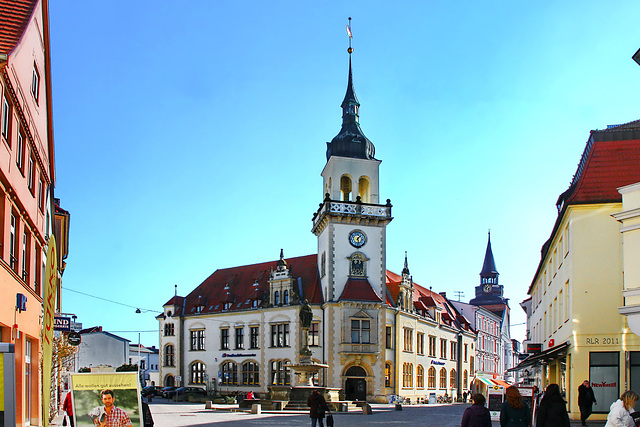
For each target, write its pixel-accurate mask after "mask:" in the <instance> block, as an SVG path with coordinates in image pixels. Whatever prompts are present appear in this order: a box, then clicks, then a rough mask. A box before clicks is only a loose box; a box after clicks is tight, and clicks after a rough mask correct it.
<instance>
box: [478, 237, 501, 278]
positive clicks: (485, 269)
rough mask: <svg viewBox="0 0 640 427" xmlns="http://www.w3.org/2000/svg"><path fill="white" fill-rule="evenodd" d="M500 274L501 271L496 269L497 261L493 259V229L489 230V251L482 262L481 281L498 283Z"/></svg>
mask: <svg viewBox="0 0 640 427" xmlns="http://www.w3.org/2000/svg"><path fill="white" fill-rule="evenodd" d="M498 276H499V273H498V270H497V269H496V262H495V261H494V259H493V251H492V250H491V230H489V237H488V241H487V251H486V252H485V254H484V263H483V264H482V271H481V272H480V279H481V283H485V282H491V283H493V284H494V285H496V284H498ZM487 279H492V280H487Z"/></svg>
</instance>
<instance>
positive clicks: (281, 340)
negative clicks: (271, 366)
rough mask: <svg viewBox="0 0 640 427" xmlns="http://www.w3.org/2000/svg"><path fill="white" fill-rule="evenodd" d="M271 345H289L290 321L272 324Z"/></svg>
mask: <svg viewBox="0 0 640 427" xmlns="http://www.w3.org/2000/svg"><path fill="white" fill-rule="evenodd" d="M271 347H289V323H275V324H272V325H271Z"/></svg>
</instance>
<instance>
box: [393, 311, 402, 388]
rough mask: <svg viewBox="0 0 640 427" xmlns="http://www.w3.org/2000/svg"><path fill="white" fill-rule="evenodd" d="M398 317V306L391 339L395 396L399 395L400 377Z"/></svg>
mask: <svg viewBox="0 0 640 427" xmlns="http://www.w3.org/2000/svg"><path fill="white" fill-rule="evenodd" d="M399 317H400V309H399V308H398V307H396V336H395V337H394V339H393V341H394V346H393V358H394V360H393V364H394V365H395V367H396V368H395V369H394V370H393V371H394V372H395V378H394V379H393V389H394V392H395V393H394V394H395V395H396V396H399V395H400V384H399V382H400V381H399V378H400V361H399V355H400V351H399V349H400V339H399V336H400V321H399V320H398V318H399Z"/></svg>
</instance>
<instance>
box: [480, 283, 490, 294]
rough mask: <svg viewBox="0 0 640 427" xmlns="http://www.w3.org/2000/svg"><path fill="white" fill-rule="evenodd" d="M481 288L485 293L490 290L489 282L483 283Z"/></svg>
mask: <svg viewBox="0 0 640 427" xmlns="http://www.w3.org/2000/svg"><path fill="white" fill-rule="evenodd" d="M482 290H483V291H485V292H486V293H489V292H491V285H490V284H489V283H487V284H485V285H484V286H483V287H482Z"/></svg>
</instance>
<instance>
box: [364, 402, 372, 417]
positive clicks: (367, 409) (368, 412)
mask: <svg viewBox="0 0 640 427" xmlns="http://www.w3.org/2000/svg"><path fill="white" fill-rule="evenodd" d="M371 413H372V411H371V405H369V404H368V403H365V404H363V405H362V414H363V415H371Z"/></svg>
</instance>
